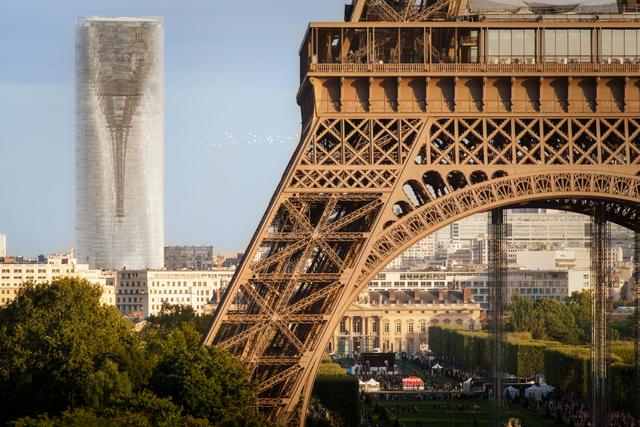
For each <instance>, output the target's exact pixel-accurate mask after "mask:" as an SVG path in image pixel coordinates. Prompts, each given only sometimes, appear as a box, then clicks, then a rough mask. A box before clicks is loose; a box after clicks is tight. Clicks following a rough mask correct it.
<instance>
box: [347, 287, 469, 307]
mask: <svg viewBox="0 0 640 427" xmlns="http://www.w3.org/2000/svg"><path fill="white" fill-rule="evenodd" d="M356 303H360V304H464V303H475V301H474V300H473V297H472V295H471V293H466V295H465V291H464V290H452V289H439V290H427V291H424V290H419V289H413V290H399V289H390V290H383V291H374V290H369V291H366V292H364V293H362V294H360V295H359V296H358V299H357V301H356Z"/></svg>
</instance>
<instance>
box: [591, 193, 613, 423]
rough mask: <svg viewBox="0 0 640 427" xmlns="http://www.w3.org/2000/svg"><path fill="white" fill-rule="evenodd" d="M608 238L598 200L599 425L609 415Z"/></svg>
mask: <svg viewBox="0 0 640 427" xmlns="http://www.w3.org/2000/svg"><path fill="white" fill-rule="evenodd" d="M609 240H610V226H609V224H608V222H607V216H606V210H605V205H604V204H603V203H599V204H597V205H596V207H595V209H594V214H593V218H592V222H591V295H592V298H593V301H592V304H591V410H592V425H596V426H604V425H606V423H607V420H608V416H609V389H608V385H609V384H608V376H609V372H608V371H609V362H610V361H609V354H610V347H609V341H608V330H607V329H608V326H609V308H610V307H609V306H610V304H609V303H610V297H609V288H610V274H611V273H610V265H609Z"/></svg>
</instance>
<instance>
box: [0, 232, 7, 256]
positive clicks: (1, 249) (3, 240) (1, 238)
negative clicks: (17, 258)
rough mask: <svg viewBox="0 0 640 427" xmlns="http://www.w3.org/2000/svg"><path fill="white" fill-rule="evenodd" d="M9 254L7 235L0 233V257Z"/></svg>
mask: <svg viewBox="0 0 640 427" xmlns="http://www.w3.org/2000/svg"><path fill="white" fill-rule="evenodd" d="M6 256H7V236H5V235H4V234H0V257H6Z"/></svg>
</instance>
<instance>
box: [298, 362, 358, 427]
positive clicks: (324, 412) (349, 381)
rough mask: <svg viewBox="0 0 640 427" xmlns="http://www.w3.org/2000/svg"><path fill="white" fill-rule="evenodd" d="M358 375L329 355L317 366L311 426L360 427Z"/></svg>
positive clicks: (309, 419)
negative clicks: (332, 359)
mask: <svg viewBox="0 0 640 427" xmlns="http://www.w3.org/2000/svg"><path fill="white" fill-rule="evenodd" d="M360 418H361V402H360V388H359V385H358V378H357V377H355V376H352V375H347V373H346V370H345V369H344V368H342V367H341V366H340V365H338V364H337V363H335V362H332V361H331V359H329V357H325V358H324V359H323V360H322V361H321V362H320V366H319V367H318V374H317V376H316V379H315V382H314V384H313V391H312V401H311V411H310V415H309V416H308V417H307V423H306V425H307V426H309V427H358V426H359V425H360V421H361V419H360Z"/></svg>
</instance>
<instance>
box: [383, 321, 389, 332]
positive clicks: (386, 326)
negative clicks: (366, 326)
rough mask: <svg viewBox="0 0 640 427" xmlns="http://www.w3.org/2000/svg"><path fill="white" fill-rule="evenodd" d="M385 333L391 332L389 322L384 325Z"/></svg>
mask: <svg viewBox="0 0 640 427" xmlns="http://www.w3.org/2000/svg"><path fill="white" fill-rule="evenodd" d="M384 331H385V332H389V322H386V323H385V324H384Z"/></svg>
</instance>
